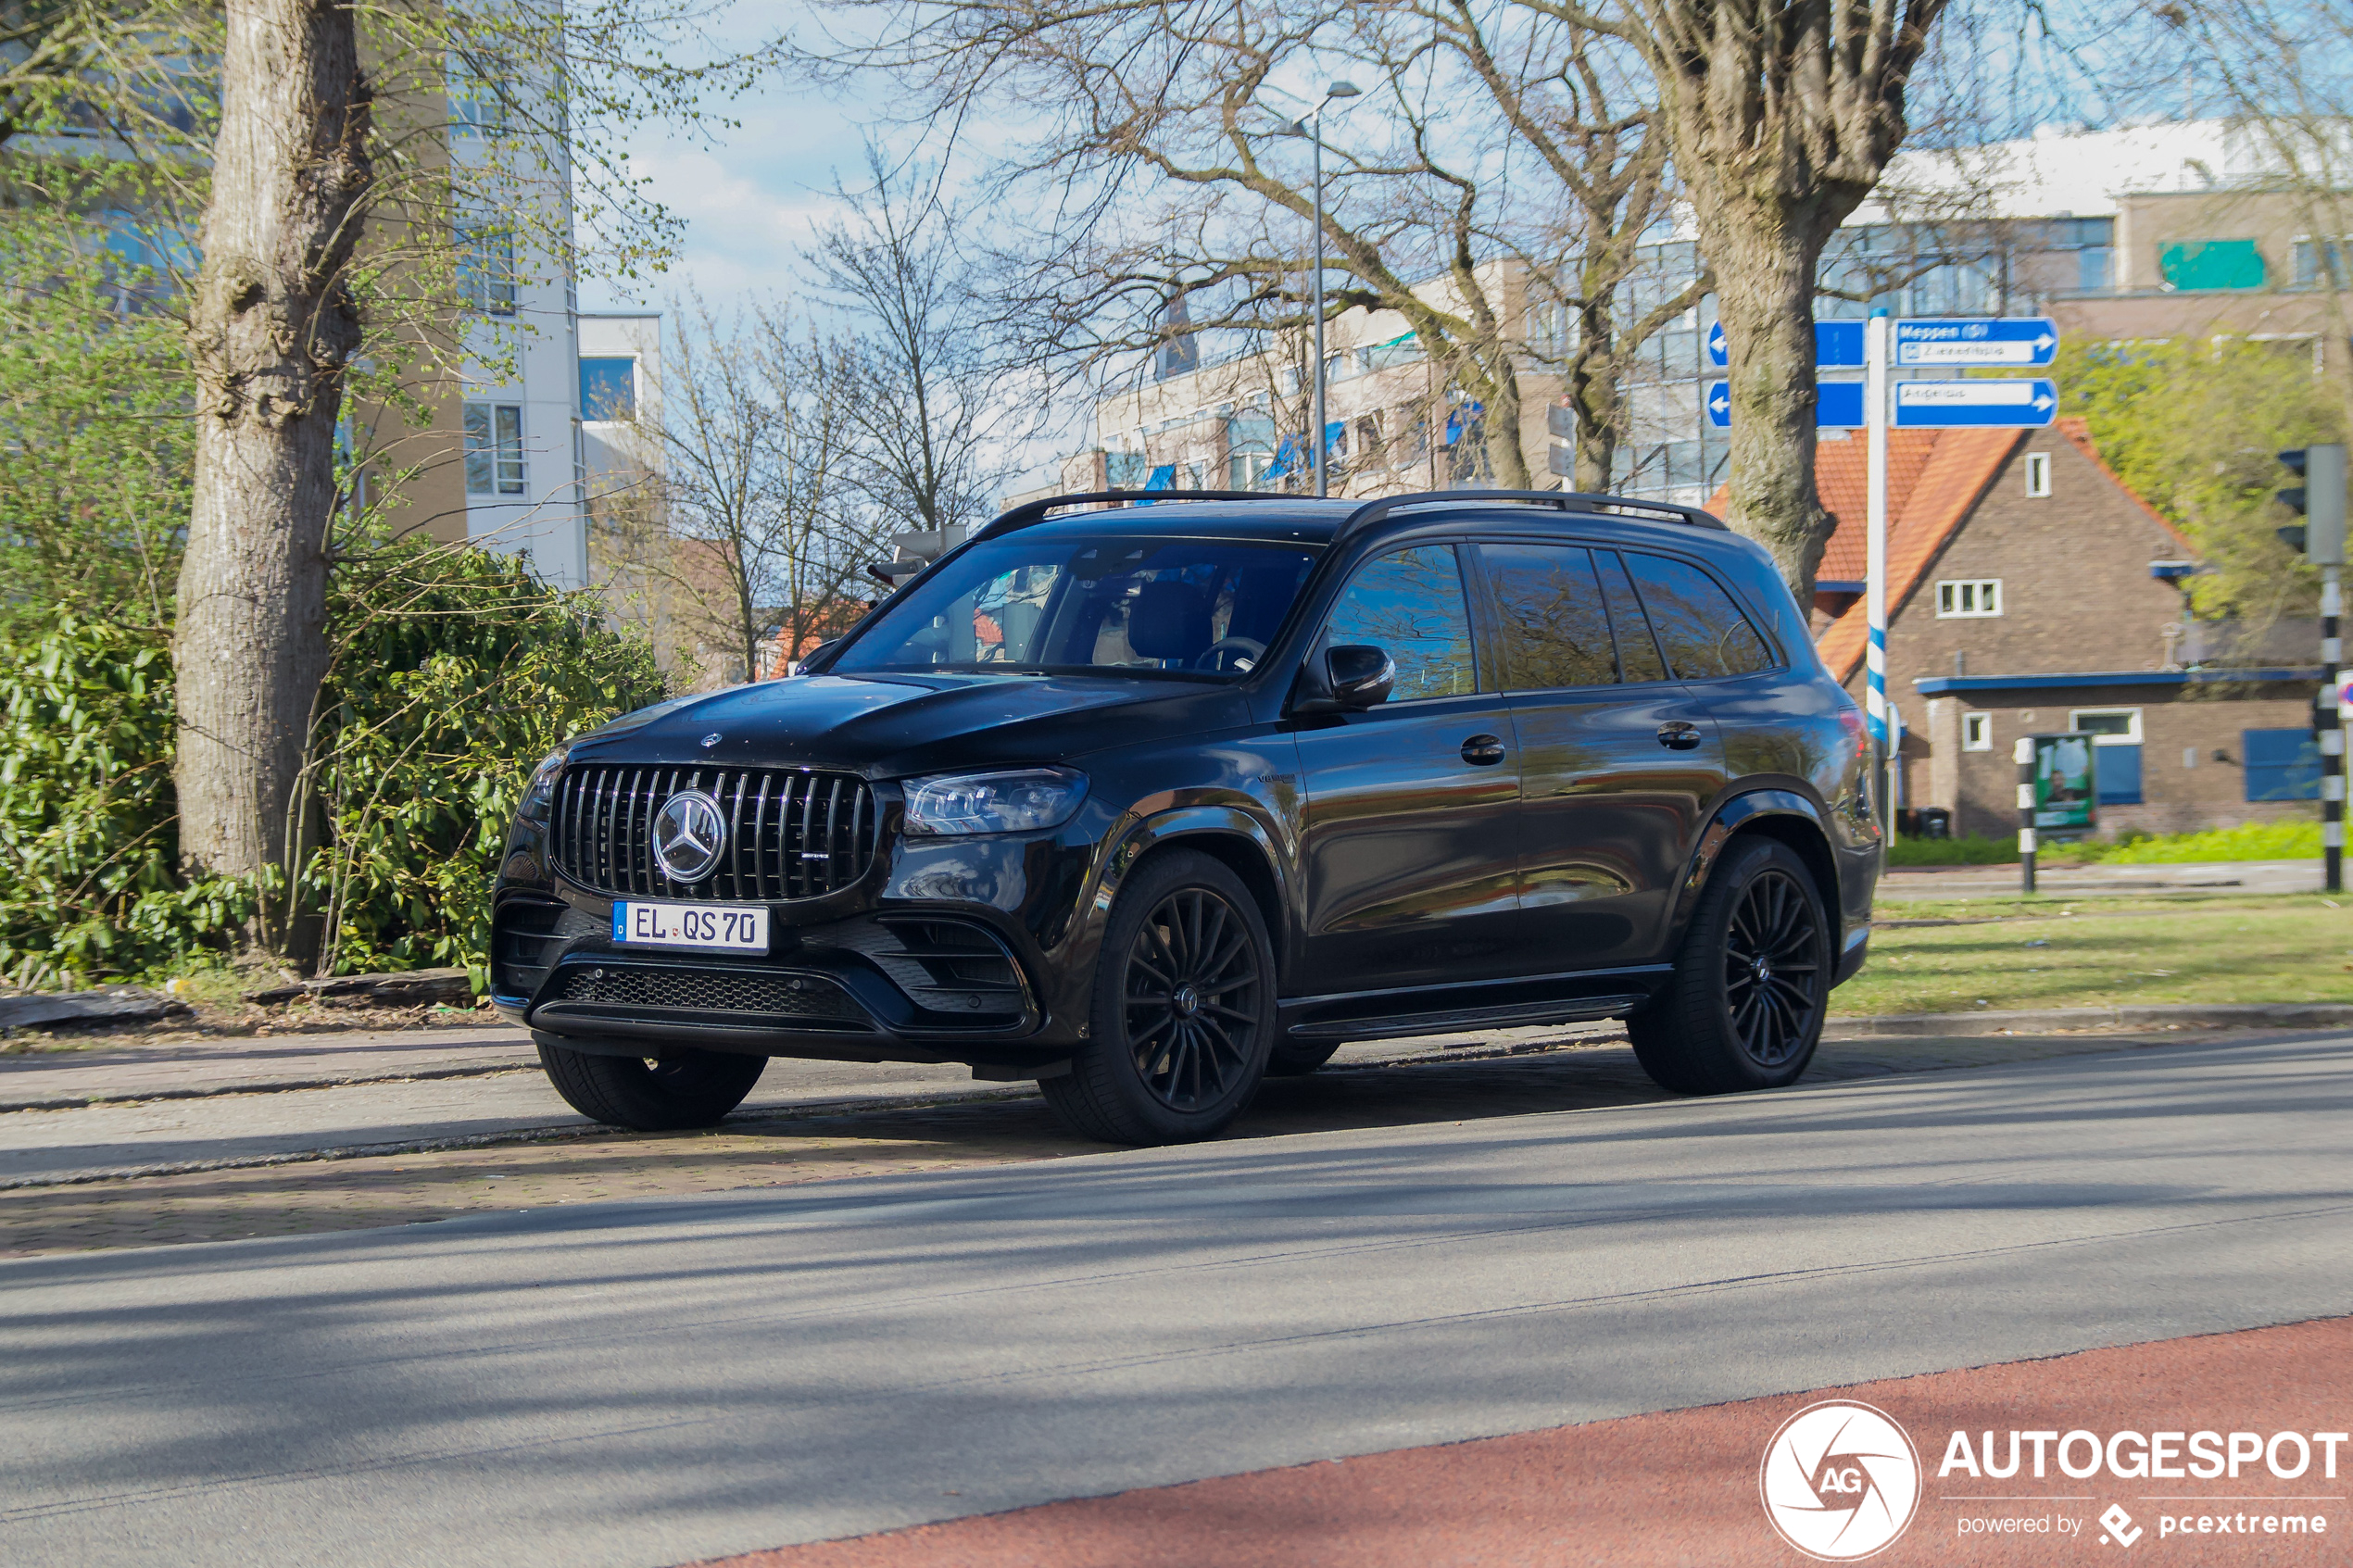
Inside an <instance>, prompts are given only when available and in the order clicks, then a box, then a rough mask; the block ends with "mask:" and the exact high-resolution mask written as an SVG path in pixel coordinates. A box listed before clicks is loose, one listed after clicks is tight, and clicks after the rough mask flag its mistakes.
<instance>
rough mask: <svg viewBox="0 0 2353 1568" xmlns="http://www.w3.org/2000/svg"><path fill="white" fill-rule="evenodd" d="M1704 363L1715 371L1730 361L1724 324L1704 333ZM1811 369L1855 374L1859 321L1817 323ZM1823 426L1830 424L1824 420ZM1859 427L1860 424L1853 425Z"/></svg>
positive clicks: (1860, 332)
mask: <svg viewBox="0 0 2353 1568" xmlns="http://www.w3.org/2000/svg"><path fill="white" fill-rule="evenodd" d="M1707 362H1708V363H1709V364H1711V365H1713V366H1715V367H1716V368H1717V369H1718V370H1722V369H1723V368H1724V367H1725V366H1727V365H1729V364H1730V363H1731V362H1732V361H1731V357H1730V354H1729V353H1727V352H1726V350H1725V347H1724V323H1723V322H1721V321H1718V322H1717V323H1715V324H1714V325H1713V326H1711V327H1709V328H1708V329H1707ZM1814 365H1815V368H1816V369H1818V370H1860V369H1862V367H1863V323H1862V322H1860V321H1817V322H1815V323H1814ZM1822 422H1823V423H1825V424H1828V423H1830V422H1831V421H1829V420H1823V421H1822ZM1860 422H1861V421H1860V420H1857V421H1856V423H1858V424H1859V423H1860Z"/></svg>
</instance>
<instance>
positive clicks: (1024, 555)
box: [833, 533, 1315, 676]
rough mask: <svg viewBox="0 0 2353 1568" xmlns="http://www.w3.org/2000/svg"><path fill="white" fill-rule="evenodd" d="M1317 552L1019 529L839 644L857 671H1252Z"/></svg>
mask: <svg viewBox="0 0 2353 1568" xmlns="http://www.w3.org/2000/svg"><path fill="white" fill-rule="evenodd" d="M1314 564H1315V558H1314V557H1313V556H1312V555H1311V554H1309V553H1308V552H1307V551H1305V550H1303V549H1300V548H1298V547H1296V546H1279V545H1259V544H1254V543H1252V542H1250V541H1247V540H1239V539H1153V538H1138V537H1134V536H1121V535H1110V536H1106V537H1096V538H1076V539H1074V538H1072V537H1071V536H1069V535H1068V534H1061V535H1048V534H1026V533H1014V534H1011V535H1008V536H1007V537H1005V538H1003V539H1000V540H992V541H990V542H989V543H988V544H985V545H981V546H975V548H973V549H970V550H967V551H965V552H964V553H963V555H961V556H958V557H957V558H955V559H954V560H952V561H950V562H949V563H948V565H947V566H946V567H945V568H944V569H942V570H941V571H939V572H938V573H937V574H936V575H935V576H933V577H932V578H931V579H929V580H928V581H927V582H925V583H923V584H922V585H920V586H919V587H917V588H915V589H913V590H912V591H911V592H910V593H909V595H908V596H906V597H905V598H903V599H901V600H900V602H899V603H898V604H895V605H893V606H892V607H891V608H890V610H889V612H888V613H887V614H886V615H885V616H884V617H883V619H882V621H880V622H879V623H877V624H876V625H875V627H874V628H873V629H872V630H870V631H869V632H867V633H866V634H865V635H863V636H862V637H860V638H859V639H858V640H857V641H856V642H855V643H852V644H851V645H850V646H849V647H848V648H847V649H845V650H843V653H842V656H841V658H840V659H839V660H838V661H837V662H836V663H835V664H834V666H833V668H834V669H835V670H837V671H853V670H941V669H946V670H970V671H988V670H1000V669H1011V670H1074V669H1078V670H1084V669H1114V670H1130V671H1155V670H1167V671H1195V672H1200V673H1202V674H1216V675H1227V676H1231V675H1239V674H1242V673H1246V672H1247V671H1249V670H1250V669H1251V668H1252V665H1254V664H1255V663H1256V661H1257V659H1258V657H1259V656H1260V655H1262V654H1264V653H1265V651H1266V644H1267V643H1268V642H1269V641H1270V640H1271V639H1272V638H1273V637H1274V635H1275V633H1276V630H1277V628H1278V627H1280V626H1281V625H1282V621H1283V616H1284V615H1285V613H1286V612H1287V611H1288V610H1289V609H1290V604H1291V600H1292V599H1293V598H1295V597H1297V596H1298V594H1299V588H1300V584H1301V583H1304V582H1305V581H1306V580H1307V570H1308V568H1309V567H1310V566H1312V565H1314Z"/></svg>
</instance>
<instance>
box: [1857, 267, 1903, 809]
mask: <svg viewBox="0 0 2353 1568" xmlns="http://www.w3.org/2000/svg"><path fill="white" fill-rule="evenodd" d="M1888 331H1889V328H1888V320H1887V312H1886V311H1885V310H1884V309H1880V310H1874V311H1872V312H1871V319H1870V320H1869V323H1867V324H1866V325H1865V327H1864V329H1863V371H1864V383H1865V384H1864V388H1863V428H1864V431H1865V433H1866V434H1867V435H1868V437H1869V447H1868V449H1867V453H1866V464H1867V466H1866V468H1865V470H1864V471H1865V475H1866V484H1867V493H1868V495H1869V511H1868V514H1867V527H1866V529H1865V534H1864V537H1865V557H1864V566H1863V578H1864V593H1863V596H1864V601H1865V616H1866V618H1867V619H1868V621H1869V624H1870V642H1869V646H1867V647H1866V649H1865V650H1864V654H1863V659H1864V665H1865V671H1866V672H1865V675H1864V677H1863V679H1864V683H1865V691H1864V712H1865V713H1866V714H1867V715H1868V716H1869V720H1870V724H1871V794H1872V796H1873V797H1874V798H1875V800H1876V802H1877V804H1878V806H1879V813H1880V831H1881V833H1882V834H1886V833H1889V832H1892V831H1893V829H1894V825H1895V812H1894V807H1893V806H1892V805H1891V804H1890V795H1891V793H1892V792H1891V791H1890V790H1889V788H1888V782H1889V781H1888V744H1887V334H1888Z"/></svg>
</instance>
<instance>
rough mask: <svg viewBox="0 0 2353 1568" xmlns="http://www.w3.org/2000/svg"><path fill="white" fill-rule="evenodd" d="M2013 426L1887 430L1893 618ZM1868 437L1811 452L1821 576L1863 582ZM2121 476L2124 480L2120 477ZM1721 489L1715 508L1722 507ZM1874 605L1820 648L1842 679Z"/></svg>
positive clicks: (1829, 633) (2013, 434)
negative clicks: (1826, 518)
mask: <svg viewBox="0 0 2353 1568" xmlns="http://www.w3.org/2000/svg"><path fill="white" fill-rule="evenodd" d="M2019 436H2020V432H2019V431H2015V430H1892V431H1889V432H1888V433H1887V515H1888V523H1887V606H1888V613H1889V614H1890V615H1891V616H1893V615H1894V612H1895V611H1896V610H1897V609H1899V608H1902V606H1903V604H1904V601H1905V600H1906V598H1908V597H1910V596H1911V592H1912V590H1913V589H1914V588H1916V587H1918V586H1919V581H1920V576H1921V574H1922V573H1923V572H1925V571H1927V570H1928V565H1929V563H1930V562H1931V561H1932V560H1934V559H1935V558H1936V556H1937V553H1938V552H1939V551H1941V550H1942V549H1944V542H1945V540H1947V539H1949V538H1950V537H1952V533H1953V530H1954V529H1956V528H1957V527H1959V526H1960V523H1961V521H1962V520H1963V519H1964V518H1966V517H1968V516H1969V512H1970V510H1971V509H1972V508H1975V507H1976V505H1977V502H1978V497H1980V496H1981V495H1984V494H1985V487H1986V486H1987V485H1989V484H1991V483H1994V475H1995V474H1997V473H1999V472H2000V471H2001V468H2002V465H2003V463H2005V462H2007V460H2008V459H2009V455H2010V451H2011V449H2012V448H2013V447H2015V446H2016V445H2018V438H2019ZM1869 452H1870V442H1869V438H1868V437H1867V436H1865V435H1864V434H1863V433H1861V432H1859V431H1858V432H1856V433H1855V434H1853V435H1851V436H1849V437H1848V438H1847V439H1845V440H1843V441H1824V442H1820V443H1818V445H1816V447H1815V449H1814V489H1815V493H1816V494H1817V495H1820V496H1821V498H1822V506H1823V508H1824V509H1826V510H1827V511H1829V512H1830V514H1831V516H1832V517H1835V518H1836V519H1838V528H1837V530H1836V531H1835V532H1834V533H1831V541H1830V544H1829V545H1828V546H1826V547H1825V548H1824V549H1823V551H1822V564H1821V566H1820V567H1819V568H1818V569H1817V571H1816V573H1815V575H1816V576H1817V577H1818V578H1823V579H1827V580H1829V581H1831V582H1833V583H1837V582H1847V583H1859V582H1861V581H1862V580H1863V573H1864V571H1865V557H1866V554H1867V552H1868V549H1869V539H1868V536H1867V535H1868V532H1869V511H1868V505H1869V496H1868V495H1867V492H1866V483H1867V482H1866V479H1865V476H1864V464H1865V462H1866V460H1867V459H1868V458H1869ZM2111 477H2113V476H2111ZM2119 483H2121V482H2119ZM1725 498H1726V494H1725V491H1724V490H1718V492H1717V493H1716V495H1715V497H1714V498H1713V500H1712V501H1711V502H1710V504H1709V508H1708V509H1709V510H1711V511H1714V512H1717V513H1718V514H1719V515H1720V514H1721V512H1722V510H1723V507H1724V501H1725ZM1868 639H1869V607H1868V606H1867V605H1866V603H1865V601H1864V600H1862V599H1860V598H1858V599H1856V601H1855V603H1854V604H1853V605H1852V606H1851V607H1849V608H1848V609H1847V611H1846V613H1844V614H1843V615H1841V616H1840V617H1839V618H1838V619H1837V620H1836V621H1831V624H1830V626H1829V627H1828V629H1826V630H1825V631H1824V632H1823V633H1822V635H1821V639H1820V641H1819V643H1818V646H1819V647H1820V649H1821V652H1822V662H1823V663H1825V664H1827V665H1829V666H1830V667H1831V674H1833V675H1835V676H1837V677H1838V678H1839V680H1840V681H1842V682H1843V681H1845V680H1847V679H1848V678H1849V677H1851V676H1852V675H1853V674H1854V673H1855V671H1856V667H1857V666H1858V665H1860V664H1861V663H1862V662H1863V648H1864V645H1865V643H1866V641H1867V640H1868Z"/></svg>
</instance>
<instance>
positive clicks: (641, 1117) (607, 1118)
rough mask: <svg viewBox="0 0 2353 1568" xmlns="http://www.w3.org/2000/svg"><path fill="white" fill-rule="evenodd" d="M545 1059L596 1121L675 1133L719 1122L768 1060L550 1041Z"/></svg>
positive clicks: (566, 1092)
mask: <svg viewBox="0 0 2353 1568" xmlns="http://www.w3.org/2000/svg"><path fill="white" fill-rule="evenodd" d="M539 1063H540V1065H541V1066H543V1067H545V1068H546V1069H547V1081H548V1082H549V1083H551V1084H553V1085H555V1086H556V1092H557V1093H558V1094H560V1095H561V1096H563V1097H564V1101H565V1103H566V1104H568V1105H570V1106H571V1107H572V1108H573V1110H577V1111H578V1112H580V1114H582V1115H583V1116H585V1117H587V1118H588V1119H589V1120H590V1121H591V1122H602V1123H605V1125H607V1126H609V1127H628V1128H632V1129H634V1130H635V1131H637V1132H640V1133H667V1132H675V1131H677V1130H679V1129H681V1128H686V1127H711V1126H716V1125H717V1124H718V1123H719V1120H720V1118H721V1117H723V1116H725V1115H726V1114H727V1112H729V1111H731V1110H735V1109H736V1107H737V1106H739V1105H741V1104H742V1103H743V1102H744V1097H745V1096H746V1095H748V1094H749V1093H751V1086H752V1085H754V1084H757V1083H758V1082H760V1074H761V1073H762V1072H763V1071H765V1070H766V1068H767V1066H768V1059H767V1058H766V1057H764V1056H739V1055H736V1054H735V1053H733V1052H730V1051H698V1050H687V1049H678V1050H668V1051H664V1052H662V1053H661V1055H660V1056H654V1057H638V1056H598V1055H593V1054H591V1053H590V1052H587V1051H575V1050H567V1049H565V1048H564V1047H561V1046H550V1045H547V1044H546V1043H545V1042H542V1043H541V1045H540V1047H539Z"/></svg>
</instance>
